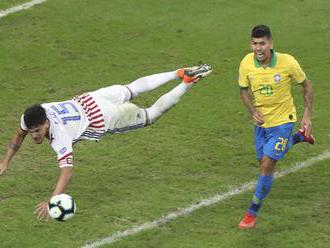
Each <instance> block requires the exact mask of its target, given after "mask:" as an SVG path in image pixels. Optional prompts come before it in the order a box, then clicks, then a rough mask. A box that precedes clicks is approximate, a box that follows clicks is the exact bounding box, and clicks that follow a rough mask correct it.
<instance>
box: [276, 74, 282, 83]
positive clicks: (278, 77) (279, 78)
mask: <svg viewBox="0 0 330 248" xmlns="http://www.w3.org/2000/svg"><path fill="white" fill-rule="evenodd" d="M281 79H282V78H281V75H280V74H278V73H277V74H275V76H274V80H275V82H276V83H279V82H280V81H281Z"/></svg>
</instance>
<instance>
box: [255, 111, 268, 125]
mask: <svg viewBox="0 0 330 248" xmlns="http://www.w3.org/2000/svg"><path fill="white" fill-rule="evenodd" d="M252 119H253V121H254V123H255V124H256V125H258V126H261V125H262V124H264V123H265V121H264V116H263V114H262V113H260V112H258V111H255V112H253V114H252Z"/></svg>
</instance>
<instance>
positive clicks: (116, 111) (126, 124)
mask: <svg viewBox="0 0 330 248" xmlns="http://www.w3.org/2000/svg"><path fill="white" fill-rule="evenodd" d="M89 94H90V95H91V96H92V97H93V98H94V100H95V102H96V103H97V105H98V106H99V107H100V109H101V111H102V113H103V116H104V121H105V130H106V132H109V133H122V132H127V131H130V130H133V129H136V128H141V127H144V126H145V125H146V121H147V115H146V111H145V109H142V108H139V107H138V106H136V105H135V104H133V103H131V102H129V100H130V99H131V98H132V93H131V91H130V89H129V88H127V87H126V86H124V85H113V86H109V87H106V88H101V89H99V90H96V91H93V92H89Z"/></svg>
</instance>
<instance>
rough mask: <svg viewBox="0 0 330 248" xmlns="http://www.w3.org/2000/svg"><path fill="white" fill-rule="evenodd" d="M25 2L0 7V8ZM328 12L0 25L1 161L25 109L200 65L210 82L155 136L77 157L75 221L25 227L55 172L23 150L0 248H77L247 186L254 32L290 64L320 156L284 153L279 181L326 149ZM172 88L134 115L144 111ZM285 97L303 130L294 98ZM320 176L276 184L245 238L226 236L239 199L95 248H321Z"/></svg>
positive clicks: (87, 4)
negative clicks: (242, 65)
mask: <svg viewBox="0 0 330 248" xmlns="http://www.w3.org/2000/svg"><path fill="white" fill-rule="evenodd" d="M26 1H28V0H26ZM23 2H24V1H21V0H20V1H14V0H12V1H11V0H6V1H1V3H0V9H6V8H10V7H13V6H15V5H17V4H21V3H23ZM329 8H330V2H329V1H326V0H315V1H307V0H292V1H284V0H277V1H275V0H270V1H259V0H253V1H244V0H239V1H228V0H218V1H216V0H203V1H201V0H195V1H181V0H178V1H173V0H159V1H151V0H140V1H133V0H127V1H119V0H111V1H109V0H95V1H90V0H65V1H63V0H49V1H47V2H45V3H43V4H41V5H37V6H35V7H33V8H31V9H28V10H25V11H21V12H18V13H15V14H11V15H8V16H6V17H4V18H1V19H0V33H1V36H0V51H1V56H0V109H1V112H0V154H1V155H3V154H5V152H6V149H7V144H8V142H9V140H10V139H11V137H12V135H13V133H14V132H15V130H16V128H18V127H19V118H20V115H21V113H22V111H23V110H24V109H25V108H26V107H27V106H29V105H31V104H33V103H37V102H51V101H61V100H67V99H70V98H71V97H73V96H74V95H77V94H79V93H82V92H85V91H92V90H95V89H98V88H100V87H103V86H107V85H112V84H117V83H120V84H123V83H128V82H130V81H132V80H135V79H136V78H139V77H141V76H144V75H149V74H153V73H157V72H163V71H169V70H175V69H177V68H179V67H183V66H189V65H194V64H199V63H210V64H211V65H212V66H213V67H214V73H213V74H212V75H211V76H210V77H208V78H207V79H205V80H203V81H201V82H200V83H198V85H196V87H194V88H193V89H192V91H191V92H189V94H187V95H186V96H184V97H183V99H182V101H181V102H180V103H179V104H178V105H177V106H176V107H175V108H174V109H172V110H170V111H169V112H168V113H167V114H166V115H165V116H163V117H162V118H161V119H160V120H159V121H158V123H156V124H155V125H154V126H150V127H147V128H144V129H141V130H137V131H134V132H131V133H127V134H124V135H114V136H106V137H104V138H103V139H102V141H101V142H99V143H98V144H95V143H93V142H81V143H78V144H77V145H76V147H75V150H74V161H75V162H74V163H75V171H74V176H73V181H72V183H71V184H70V187H69V189H68V191H67V193H68V194H70V195H72V196H73V197H74V198H75V200H76V202H77V208H78V211H77V213H76V216H75V217H74V218H73V219H72V220H70V221H67V222H65V223H58V222H55V221H49V222H39V221H38V220H37V219H36V217H35V216H34V214H33V211H34V206H35V205H36V204H37V203H39V202H40V201H42V200H45V199H47V198H48V197H49V194H50V193H51V191H52V190H53V187H54V185H55V182H56V179H57V176H58V172H59V171H58V168H57V165H56V161H55V160H56V159H55V155H54V154H53V151H52V150H51V148H50V147H49V145H48V144H46V143H45V144H43V145H40V146H36V145H33V144H32V142H31V140H30V139H27V140H26V141H25V143H24V145H23V147H22V149H21V150H20V152H19V153H18V154H17V156H16V157H15V158H14V160H13V162H12V164H11V168H10V169H9V170H8V171H7V173H6V175H5V176H3V177H0V240H1V243H0V247H10V248H21V247H47V248H48V247H50V248H52V247H81V246H83V245H84V244H86V242H89V241H92V240H96V239H100V238H104V237H107V236H109V235H111V234H113V233H115V232H117V231H123V230H126V229H128V228H130V227H132V226H134V225H138V224H142V223H144V222H147V221H151V220H154V219H157V218H159V217H160V216H162V215H165V214H168V213H170V212H172V211H175V210H176V209H177V208H180V207H187V206H189V205H190V204H193V203H196V202H198V200H200V199H205V198H208V197H210V196H212V195H214V194H215V193H219V192H226V191H228V190H229V189H231V188H233V187H235V186H239V185H241V184H243V183H245V182H249V181H251V180H254V179H256V175H257V174H258V166H257V162H256V160H255V156H254V148H253V133H252V132H253V127H252V122H251V120H250V117H249V115H248V114H247V111H246V109H245V108H244V106H243V105H242V103H241V102H240V99H239V89H238V85H237V78H238V65H239V62H240V60H241V59H242V58H243V56H244V55H245V54H246V53H247V52H249V35H250V30H251V28H252V27H253V26H254V25H257V24H261V23H264V24H268V25H269V26H270V27H271V29H272V33H273V36H274V43H275V48H276V50H278V51H280V52H287V53H290V54H292V55H294V56H295V57H296V58H297V59H298V61H299V62H300V64H301V66H302V67H303V69H304V70H305V72H306V73H307V75H308V77H309V78H310V79H311V80H312V81H313V86H314V113H313V126H314V134H315V136H316V139H317V144H316V145H315V146H309V145H307V144H302V145H299V146H297V147H295V148H294V149H293V150H292V151H290V152H289V154H288V155H287V156H286V159H285V160H284V161H282V162H280V163H279V164H278V170H281V169H284V168H288V167H290V166H292V165H293V164H294V163H297V162H301V161H304V160H306V159H308V158H311V157H313V156H316V155H318V154H320V153H322V152H323V151H325V150H328V149H329V147H330V142H329V137H330V127H329V123H330V115H329V107H328V106H329V91H330V85H329V71H330V63H329V56H328V51H329V49H330V43H329V40H330V17H329V13H328V12H329V11H328V10H329ZM176 83H177V82H172V83H169V84H167V85H165V86H163V87H161V88H159V89H157V90H155V91H153V92H150V93H146V94H143V95H142V96H140V97H139V98H138V99H136V101H135V103H137V104H138V105H141V106H145V107H148V106H150V105H151V104H152V103H153V102H154V101H155V100H156V99H157V98H158V97H159V96H160V95H162V94H163V93H165V92H167V91H168V90H169V89H171V88H172V87H174V86H175V84H176ZM293 92H294V96H295V101H296V105H297V107H298V112H299V114H300V115H299V116H300V117H301V114H302V109H303V99H302V95H301V89H300V88H298V87H294V88H293ZM328 163H329V161H322V162H319V163H317V164H316V165H315V166H313V167H311V168H308V169H303V170H301V171H299V172H297V173H295V174H292V175H288V176H286V177H283V178H280V179H279V180H276V181H275V184H274V187H273V189H272V192H271V193H270V196H269V198H267V200H266V201H265V204H264V207H263V209H262V210H261V215H260V219H259V222H258V226H257V228H256V229H255V230H253V231H241V230H239V229H238V228H237V224H238V222H239V221H240V219H241V217H242V216H243V214H244V212H245V210H246V208H247V207H248V204H249V201H250V199H251V197H252V192H246V193H244V194H240V195H236V196H234V197H233V198H231V199H227V200H225V201H223V202H221V203H219V204H216V205H213V206H210V207H207V208H203V209H201V210H198V211H196V212H194V213H192V214H191V215H189V216H186V217H184V218H180V219H177V220H175V221H173V222H171V223H168V224H166V225H163V226H161V227H159V228H155V229H152V230H149V231H145V232H141V233H139V234H137V235H134V236H130V237H127V238H125V239H123V240H120V241H118V242H117V243H115V244H113V245H108V246H105V247H116V248H227V247H228V248H232V247H238V248H240V247H243V248H250V247H251V248H255V247H260V248H263V247H270V248H277V247H285V248H286V247H290V248H291V247H292V248H296V247H299V248H301V247H306V248H310V247H313V248H315V247H317V248H319V247H320V248H321V247H322V248H323V247H324V248H326V247H329V242H330V218H329V215H330V210H329V209H330V190H329V182H330V181H329V177H330V171H329V166H328Z"/></svg>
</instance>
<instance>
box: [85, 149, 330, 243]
mask: <svg viewBox="0 0 330 248" xmlns="http://www.w3.org/2000/svg"><path fill="white" fill-rule="evenodd" d="M329 158H330V151H324V152H323V153H321V154H319V155H318V156H315V157H312V158H310V159H308V160H305V161H303V162H301V163H297V164H295V165H293V166H291V167H290V168H288V169H285V170H283V171H280V172H277V173H275V177H276V178H280V177H283V176H285V175H288V174H291V173H294V172H297V171H298V170H301V169H303V168H307V167H310V166H312V165H314V164H316V163H317V162H319V161H322V160H325V159H329ZM254 186H255V181H251V182H248V183H245V184H242V185H240V186H238V187H236V188H233V189H231V190H229V191H227V192H225V193H219V194H216V195H214V196H212V197H210V198H208V199H204V200H201V201H199V202H198V203H195V204H192V205H190V206H188V207H186V208H181V209H178V210H177V211H175V212H172V213H169V214H167V215H165V216H162V217H160V218H159V219H157V220H154V221H151V222H146V223H144V224H141V225H137V226H135V227H132V228H129V229H127V230H125V231H119V232H116V233H114V234H112V235H111V236H109V237H106V238H104V239H100V240H96V241H94V242H92V243H90V244H86V245H85V246H83V247H82V248H96V247H100V246H103V245H108V244H112V243H114V242H116V241H119V240H121V239H123V238H125V237H127V236H131V235H134V234H137V233H139V232H142V231H145V230H149V229H153V228H157V227H158V226H160V225H164V224H166V223H168V222H170V221H172V220H175V219H177V218H179V217H182V216H186V215H189V214H190V213H192V212H194V211H195V210H198V209H200V208H202V207H207V206H210V205H213V204H215V203H219V202H221V201H223V200H225V199H228V198H231V197H233V196H235V195H237V194H240V193H244V192H246V191H249V190H251V189H253V188H254Z"/></svg>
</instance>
